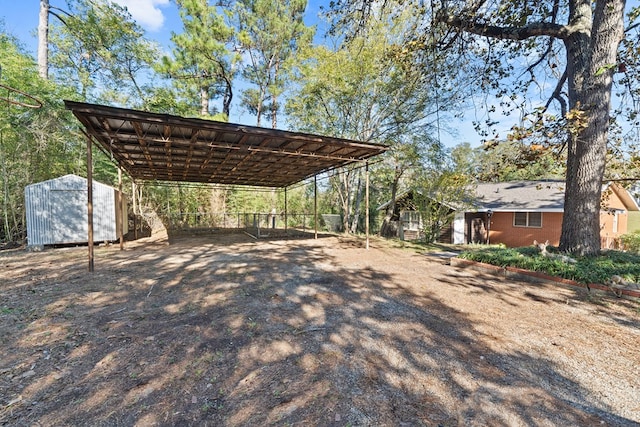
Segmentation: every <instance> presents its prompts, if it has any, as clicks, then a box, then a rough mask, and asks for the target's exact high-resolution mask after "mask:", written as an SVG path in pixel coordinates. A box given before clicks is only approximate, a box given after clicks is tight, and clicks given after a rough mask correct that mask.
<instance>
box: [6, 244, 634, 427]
mask: <svg viewBox="0 0 640 427" xmlns="http://www.w3.org/2000/svg"><path fill="white" fill-rule="evenodd" d="M363 246H364V245H363V242H362V240H358V239H356V238H348V237H339V236H321V238H319V239H317V240H314V239H308V238H306V239H287V240H275V239H274V240H260V241H256V240H254V239H252V238H250V237H248V236H246V235H243V234H227V235H202V236H197V237H194V238H186V237H182V238H179V239H166V238H165V237H163V236H154V237H151V238H147V239H144V240H142V241H138V242H130V243H127V245H126V248H125V250H124V251H120V250H118V249H119V248H118V246H110V247H99V248H96V252H95V256H96V258H95V272H94V273H89V272H88V271H87V256H86V252H87V249H86V247H84V248H63V249H48V250H45V251H44V252H25V251H24V250H20V249H14V250H7V251H2V252H0V322H1V323H0V344H1V347H0V425H11V426H190V425H192V426H222V425H225V426H245V425H246V426H254V425H255V426H262V425H304V426H312V425H313V426H315V425H319V426H421V425H426V426H475V425H477V426H521V425H522V426H559V425H566V426H578V425H580V426H589V425H595V426H602V425H607V426H632V425H636V426H637V425H640V351H639V350H640V304H639V303H638V302H637V301H632V300H625V299H616V298H615V297H609V296H605V295H593V294H588V293H586V291H584V290H582V289H569V288H564V287H559V286H556V285H552V284H529V283H526V282H518V281H514V280H512V279H509V280H507V279H503V278H498V277H495V276H492V275H490V274H488V273H482V272H478V271H472V270H469V269H459V268H455V267H452V266H449V265H445V264H443V263H442V261H441V260H440V259H438V258H436V257H433V256H428V255H425V254H422V253H416V252H415V251H412V250H407V249H401V248H397V247H394V246H393V244H391V243H388V242H383V241H377V240H374V241H373V242H372V245H371V249H370V250H368V251H367V250H366V249H365V248H364V247H363Z"/></svg>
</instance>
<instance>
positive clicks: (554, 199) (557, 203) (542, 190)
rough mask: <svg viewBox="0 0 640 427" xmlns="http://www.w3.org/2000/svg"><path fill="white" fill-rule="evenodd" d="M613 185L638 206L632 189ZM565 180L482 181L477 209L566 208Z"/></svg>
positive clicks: (631, 208) (625, 201)
mask: <svg viewBox="0 0 640 427" xmlns="http://www.w3.org/2000/svg"><path fill="white" fill-rule="evenodd" d="M607 188H610V189H611V190H612V191H613V192H614V193H615V194H616V195H617V196H618V197H619V198H620V200H621V202H622V203H623V205H624V207H625V209H627V210H628V211H637V210H639V208H638V204H637V203H636V202H635V200H634V199H633V197H631V195H630V194H629V192H628V191H627V190H626V189H625V188H623V187H622V186H620V185H618V184H616V183H610V184H607V185H605V186H603V191H604V190H606V189H607ZM564 193H565V183H564V181H513V182H498V183H482V184H478V186H477V188H476V196H477V198H476V199H475V201H474V202H473V206H474V207H475V208H476V209H477V210H478V211H488V210H491V211H494V212H501V211H502V212H511V211H519V212H564Z"/></svg>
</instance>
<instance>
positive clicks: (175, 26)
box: [0, 0, 513, 146]
mask: <svg viewBox="0 0 640 427" xmlns="http://www.w3.org/2000/svg"><path fill="white" fill-rule="evenodd" d="M116 1H117V2H118V3H120V4H122V5H124V6H126V7H127V8H128V9H129V12H130V13H131V14H132V16H133V17H134V19H136V21H137V22H138V23H139V24H140V25H141V26H142V27H143V28H144V29H145V30H146V31H147V37H148V38H149V39H152V40H155V41H157V42H158V43H159V44H160V45H161V46H164V47H165V48H167V50H168V49H169V46H170V41H169V40H170V36H171V32H172V31H176V32H178V31H180V30H181V22H180V18H179V16H178V12H177V9H176V6H175V4H174V3H173V2H172V1H170V0H116ZM50 2H51V6H58V7H60V8H62V9H64V8H65V6H66V3H65V1H64V0H50ZM39 3H40V2H39V0H0V19H1V20H2V21H4V25H5V29H6V31H7V32H8V33H10V34H12V35H14V36H16V37H17V38H18V39H19V40H20V41H21V42H22V43H23V44H24V46H25V47H26V48H27V50H28V51H30V52H32V53H33V55H34V57H35V55H36V29H37V26H38V8H39ZM328 3H329V0H326V1H323V0H310V1H309V6H308V7H307V16H306V19H305V21H306V23H307V24H308V25H313V24H316V25H318V34H319V35H321V34H323V33H324V31H325V30H326V28H327V25H326V23H324V22H322V21H320V20H319V19H318V14H319V12H320V7H321V6H322V5H324V6H327V5H328ZM316 40H321V37H317V38H316ZM231 116H232V117H231V118H230V119H231V121H233V122H239V123H244V124H255V118H253V116H249V115H248V114H247V113H243V112H242V111H240V109H239V108H237V106H236V108H235V110H233V111H232V114H231ZM472 117H473V112H470V113H469V114H467V117H466V118H464V119H450V122H449V123H447V125H448V126H449V127H450V128H452V129H457V131H458V133H459V135H457V136H456V135H449V134H447V133H446V132H441V133H440V138H441V140H442V142H443V143H444V144H446V145H447V146H453V145H456V144H458V143H459V142H463V141H464V142H469V143H471V145H473V146H476V145H478V143H479V140H480V137H479V136H478V135H477V134H476V133H475V131H474V130H473V128H472V126H471V120H472ZM512 120H513V119H511V120H510V122H512ZM510 126H511V124H508V125H506V124H505V127H504V129H505V132H504V134H506V130H507V129H508V128H509V127H510Z"/></svg>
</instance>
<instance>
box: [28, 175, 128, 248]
mask: <svg viewBox="0 0 640 427" xmlns="http://www.w3.org/2000/svg"><path fill="white" fill-rule="evenodd" d="M117 193H118V190H117V189H115V188H113V187H109V186H108V185H104V184H101V183H99V182H97V181H93V227H94V241H96V242H102V241H114V240H118V239H119V233H118V229H119V227H120V221H122V219H123V218H127V208H126V203H125V200H124V197H123V203H122V212H118V208H117V205H118V203H117V201H118V198H117ZM24 199H25V211H26V215H27V244H28V245H29V246H42V245H55V244H63V243H86V242H87V240H88V224H87V222H88V221H87V179H86V178H83V177H81V176H77V175H65V176H62V177H60V178H55V179H50V180H48V181H43V182H39V183H36V184H31V185H28V186H27V187H26V188H25V190H24ZM127 223H128V221H124V224H123V226H124V228H123V234H125V233H127V231H128V230H127V225H128V224H127Z"/></svg>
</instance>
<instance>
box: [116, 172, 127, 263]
mask: <svg viewBox="0 0 640 427" xmlns="http://www.w3.org/2000/svg"><path fill="white" fill-rule="evenodd" d="M125 214H126V212H124V204H123V203H122V168H121V167H119V166H118V216H119V217H120V227H118V238H119V239H120V250H121V251H122V250H124V221H125V220H128V219H127V218H125V217H126V215H125ZM118 216H116V223H117V218H118Z"/></svg>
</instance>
